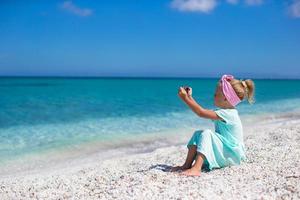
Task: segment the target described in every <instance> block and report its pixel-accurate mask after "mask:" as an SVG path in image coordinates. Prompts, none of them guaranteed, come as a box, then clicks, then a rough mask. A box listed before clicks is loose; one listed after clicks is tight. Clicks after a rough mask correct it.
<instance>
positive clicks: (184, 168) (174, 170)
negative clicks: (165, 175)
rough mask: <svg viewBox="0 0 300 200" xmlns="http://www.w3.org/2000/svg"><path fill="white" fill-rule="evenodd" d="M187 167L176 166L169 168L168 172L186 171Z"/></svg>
mask: <svg viewBox="0 0 300 200" xmlns="http://www.w3.org/2000/svg"><path fill="white" fill-rule="evenodd" d="M188 168H189V167H186V166H184V165H182V166H176V167H172V168H171V170H170V172H177V171H179V170H186V169H188Z"/></svg>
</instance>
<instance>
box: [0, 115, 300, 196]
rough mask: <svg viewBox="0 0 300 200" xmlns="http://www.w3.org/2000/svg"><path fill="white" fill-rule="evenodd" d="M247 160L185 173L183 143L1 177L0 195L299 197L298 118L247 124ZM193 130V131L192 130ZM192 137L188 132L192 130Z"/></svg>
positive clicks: (299, 139)
mask: <svg viewBox="0 0 300 200" xmlns="http://www.w3.org/2000/svg"><path fill="white" fill-rule="evenodd" d="M244 131H245V133H244V139H245V145H246V149H247V162H244V163H243V164H242V165H240V166H232V167H227V168H223V169H216V170H213V171H211V172H202V175H201V176H200V177H185V176H181V175H178V174H177V173H172V172H168V171H167V169H168V168H169V167H170V166H175V165H178V164H182V163H183V162H184V159H185V156H186V153H187V148H186V146H185V144H181V145H178V146H169V147H164V148H159V149H156V150H154V151H153V152H148V153H140V154H134V155H126V156H116V157H114V158H113V159H107V160H105V161H103V160H101V159H100V158H97V157H95V158H93V161H88V162H86V163H85V164H82V165H74V166H70V165H69V166H68V167H62V168H61V169H58V170H57V169H56V170H47V171H45V170H44V171H40V172H39V171H35V172H30V173H29V172H28V173H23V174H18V175H9V176H3V177H2V178H1V179H0V199H31V198H32V199H300V118H299V116H292V117H291V116H281V117H278V118H269V119H264V120H263V121H261V122H260V123H259V124H256V125H255V127H250V126H245V130H244ZM190 134H192V133H190ZM188 137H189V136H188Z"/></svg>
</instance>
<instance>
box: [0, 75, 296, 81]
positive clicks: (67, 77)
mask: <svg viewBox="0 0 300 200" xmlns="http://www.w3.org/2000/svg"><path fill="white" fill-rule="evenodd" d="M236 77H237V78H239V77H240V76H236ZM14 78H24V79H150V80H151V79H160V80H161V79H202V80H203V79H207V80H217V79H219V78H220V77H205V76H204V77H196V76H182V77H176V76H148V77H146V76H56V75H55V76H3V75H0V79H14ZM247 78H251V79H254V80H284V81H286V80H288V81H290V80H291V81H293V80H295V81H298V80H300V77H299V78H265V77H251V76H250V77H248V76H243V79H247Z"/></svg>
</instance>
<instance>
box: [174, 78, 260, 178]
mask: <svg viewBox="0 0 300 200" xmlns="http://www.w3.org/2000/svg"><path fill="white" fill-rule="evenodd" d="M190 91H191V90H190ZM190 91H189V90H186V89H185V88H182V87H180V88H179V92H178V95H179V97H180V98H181V99H182V100H183V101H184V102H185V103H186V104H187V105H188V106H189V107H190V108H191V109H192V110H193V111H194V112H195V113H196V114H197V115H199V116H200V117H203V118H208V119H211V120H213V122H214V124H215V132H214V131H211V130H210V129H206V130H198V131H195V132H194V135H193V136H192V138H191V139H190V141H189V142H188V144H187V147H188V154H187V157H186V161H185V163H184V164H183V165H182V166H177V167H173V168H172V169H171V171H172V172H174V171H179V170H182V172H181V174H183V175H188V176H199V175H200V172H201V168H202V167H204V168H206V169H208V170H212V169H213V168H221V167H225V166H229V165H238V164H240V162H241V161H242V160H245V158H246V157H245V147H244V142H243V127H242V123H241V120H240V117H239V115H238V111H237V110H236V109H235V106H236V105H237V104H238V103H240V102H241V101H242V100H244V99H247V100H248V102H249V103H253V102H254V101H253V95H254V83H253V81H252V80H250V79H247V80H245V81H241V80H237V79H234V77H233V76H232V75H223V76H222V78H221V80H220V81H219V82H218V84H217V88H216V92H215V96H214V104H215V106H217V107H218V109H216V110H208V109H205V108H203V107H202V106H200V105H199V104H198V103H197V102H196V101H195V100H194V99H193V97H192V95H191V92H190ZM194 160H195V163H194V165H192V164H193V162H194Z"/></svg>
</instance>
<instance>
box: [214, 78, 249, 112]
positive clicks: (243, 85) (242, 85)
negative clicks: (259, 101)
mask: <svg viewBox="0 0 300 200" xmlns="http://www.w3.org/2000/svg"><path fill="white" fill-rule="evenodd" d="M226 76H227V75H224V76H223V77H222V79H221V80H220V81H219V82H218V84H217V88H216V92H215V99H214V100H215V105H216V106H218V107H222V108H233V107H234V106H235V105H234V104H237V103H238V102H239V101H242V100H245V99H247V100H248V102H249V103H250V104H252V103H254V88H255V85H254V82H253V81H252V80H251V79H247V80H237V79H234V78H233V76H230V75H229V76H230V78H226ZM224 77H225V78H224ZM223 81H225V82H226V83H225V85H224V83H223ZM226 84H228V85H226ZM224 87H226V88H225V90H224ZM228 90H229V93H230V91H231V90H232V93H234V94H230V95H231V96H232V95H234V97H236V98H237V100H236V101H238V102H234V101H232V99H230V101H229V100H227V98H226V96H227V97H229V98H233V97H231V96H230V95H229V96H228ZM224 92H226V93H227V94H224Z"/></svg>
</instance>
